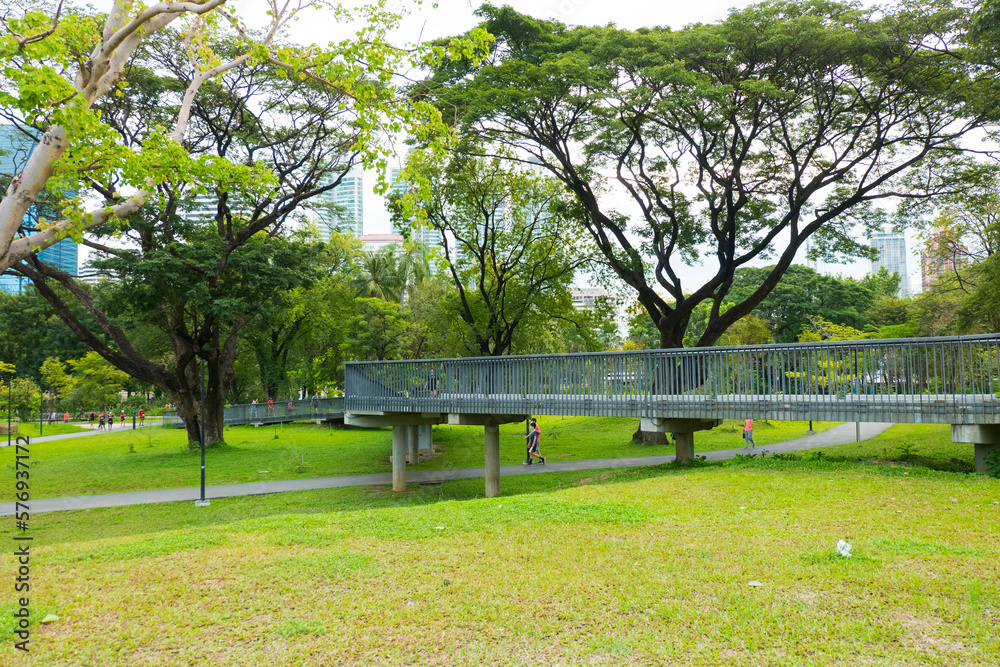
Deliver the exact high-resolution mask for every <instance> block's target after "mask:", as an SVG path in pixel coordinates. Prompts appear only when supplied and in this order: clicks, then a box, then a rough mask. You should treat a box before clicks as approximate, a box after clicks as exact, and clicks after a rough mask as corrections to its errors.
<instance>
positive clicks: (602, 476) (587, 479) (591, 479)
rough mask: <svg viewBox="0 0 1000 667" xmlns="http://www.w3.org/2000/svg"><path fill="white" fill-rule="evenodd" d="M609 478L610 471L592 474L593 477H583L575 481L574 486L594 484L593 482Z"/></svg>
mask: <svg viewBox="0 0 1000 667" xmlns="http://www.w3.org/2000/svg"><path fill="white" fill-rule="evenodd" d="M610 478H611V473H609V472H602V473H601V474H599V475H594V476H593V477H584V478H583V479H581V480H580V481H578V482H577V483H576V486H584V485H586V484H594V483H595V482H603V481H605V480H607V479H610Z"/></svg>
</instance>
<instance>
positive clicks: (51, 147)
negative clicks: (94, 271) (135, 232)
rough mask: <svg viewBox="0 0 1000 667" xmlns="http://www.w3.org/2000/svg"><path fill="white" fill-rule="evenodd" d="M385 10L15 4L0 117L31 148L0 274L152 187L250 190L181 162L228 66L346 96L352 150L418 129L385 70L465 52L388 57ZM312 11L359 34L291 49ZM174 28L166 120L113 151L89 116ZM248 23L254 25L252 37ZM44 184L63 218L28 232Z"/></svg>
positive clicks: (219, 164) (457, 48)
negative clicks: (223, 48)
mask: <svg viewBox="0 0 1000 667" xmlns="http://www.w3.org/2000/svg"><path fill="white" fill-rule="evenodd" d="M389 4H390V3H389V2H388V0H374V2H373V4H372V5H366V6H362V7H361V8H360V9H351V8H348V7H345V6H343V5H342V4H341V3H339V2H325V1H323V0H302V1H301V2H292V3H283V2H278V0H267V2H265V3H263V6H261V5H259V4H257V5H251V6H250V9H249V10H248V14H249V15H248V16H244V15H242V14H240V13H239V12H238V11H237V10H236V8H235V7H234V6H231V5H234V3H233V2H231V1H229V2H228V5H227V0H186V1H180V2H156V3H152V4H146V3H136V2H131V1H130V0H115V1H114V2H113V3H112V6H111V10H110V11H109V12H108V13H107V14H102V13H94V12H93V10H91V9H78V8H74V7H66V6H64V4H63V2H62V0H59V1H58V3H54V2H50V1H47V2H43V3H41V4H39V3H21V4H20V5H18V4H16V3H15V5H14V7H15V8H16V9H15V11H13V12H11V13H7V14H5V16H4V19H3V21H2V32H0V62H2V63H3V66H4V79H3V84H2V85H0V117H3V118H4V119H5V120H6V121H7V122H9V123H12V124H15V125H16V126H18V127H19V128H21V129H23V130H24V131H25V133H26V134H27V135H28V136H29V138H30V140H34V141H35V143H36V145H35V148H34V150H33V151H32V152H31V156H30V158H29V159H28V160H27V161H26V162H25V163H24V165H23V168H22V169H20V170H19V171H18V173H17V174H16V175H15V177H14V178H13V180H12V181H11V183H10V186H9V187H8V188H7V191H6V194H5V196H4V197H3V199H2V200H0V271H3V270H6V269H7V268H8V267H10V266H11V265H13V264H14V263H16V262H18V261H20V260H23V259H25V258H27V257H28V256H30V255H31V254H32V253H34V252H36V251H38V250H41V249H44V248H46V247H48V246H51V245H52V244H54V243H57V242H58V241H59V240H61V239H63V238H66V237H67V236H73V237H74V238H78V237H79V235H80V233H81V232H82V231H83V230H86V229H90V228H93V227H97V226H100V225H102V224H105V223H108V222H113V221H115V220H121V219H124V218H125V217H127V216H129V215H131V214H133V213H135V212H137V211H138V210H139V209H140V208H141V207H142V206H143V205H144V204H145V203H146V202H147V201H149V200H150V199H151V198H156V197H157V196H158V191H159V190H160V189H161V188H162V187H164V186H167V187H170V186H174V187H176V184H177V183H179V182H192V181H197V182H199V183H201V184H203V185H204V184H207V185H210V184H211V183H212V181H213V175H214V176H216V177H217V176H218V175H219V174H220V172H221V171H225V170H228V172H229V173H228V175H227V178H228V179H231V180H236V181H239V182H242V183H244V184H249V183H251V182H253V181H254V180H255V179H256V177H257V174H256V172H255V171H254V170H253V169H246V168H240V165H239V163H228V161H227V160H226V159H224V158H222V159H220V157H221V156H218V155H214V156H212V157H211V158H209V157H207V156H204V155H203V156H201V157H199V156H197V155H192V154H190V153H189V152H188V148H189V147H190V146H191V145H192V144H191V141H190V127H189V123H190V120H191V118H192V115H193V107H194V106H195V105H196V104H197V103H198V100H199V96H200V95H201V94H202V93H203V90H202V89H203V88H204V87H205V86H206V85H210V83H211V82H213V81H217V80H218V78H219V77H220V76H222V75H224V74H226V73H230V72H232V71H233V70H235V69H237V68H241V67H244V66H246V65H251V64H260V63H263V62H267V63H270V64H272V65H273V66H275V67H277V68H280V69H281V70H283V71H284V72H286V73H287V74H288V75H289V77H290V78H294V79H303V78H307V79H310V80H312V81H316V82H318V83H321V84H322V85H323V86H326V87H329V88H332V89H335V90H338V91H339V92H340V93H341V94H343V95H344V96H345V100H346V102H345V105H344V106H345V109H346V110H350V111H351V112H352V113H353V114H354V116H355V120H357V121H359V122H357V123H356V124H355V128H354V129H355V131H356V133H357V134H358V139H359V141H358V145H359V146H363V145H370V140H371V139H372V138H373V137H374V136H375V135H376V134H377V133H378V132H381V131H382V130H383V129H385V128H386V127H388V128H389V129H391V130H393V131H399V130H402V129H404V127H406V126H408V125H410V124H411V123H410V121H420V120H423V119H424V118H425V116H424V111H425V110H423V109H422V108H421V107H420V106H419V105H414V104H412V103H409V102H407V101H405V100H402V99H401V98H399V97H398V96H395V95H393V94H392V88H393V78H394V76H395V74H396V72H397V71H398V70H399V69H403V68H408V67H409V66H410V63H411V62H412V61H413V59H415V58H416V59H423V58H429V59H431V60H433V59H434V58H439V57H441V56H443V55H444V54H445V53H452V54H461V53H467V54H468V53H470V52H471V48H472V47H470V45H469V44H468V42H462V43H458V42H455V43H452V44H450V45H448V46H445V47H443V48H441V47H434V48H428V47H418V48H416V49H413V50H408V49H402V48H397V47H395V46H394V45H392V44H390V43H389V42H388V41H387V40H386V37H385V36H386V34H387V32H388V31H390V30H392V29H393V27H394V26H395V25H397V24H398V22H399V20H400V18H401V15H400V13H399V12H398V11H394V10H392V9H390V8H389V7H388V6H389ZM324 10H326V11H324ZM310 11H312V12H315V13H314V15H313V18H314V19H317V18H318V19H319V20H328V21H331V22H334V23H336V24H341V25H348V24H351V23H355V24H356V25H360V29H358V31H357V33H356V35H355V39H354V40H346V41H342V42H340V43H331V44H330V46H328V47H320V46H317V45H313V46H309V47H306V48H297V47H295V46H294V45H292V44H289V43H288V42H287V41H286V40H287V36H286V35H287V28H288V25H289V24H290V23H292V22H294V21H296V20H297V19H298V18H299V17H300V15H302V14H303V13H304V12H305V13H308V12H310ZM175 22H177V23H178V24H180V26H179V27H180V30H178V33H179V34H181V35H183V42H182V43H181V44H179V45H178V46H177V47H176V48H177V49H178V53H179V54H180V55H182V56H183V59H184V60H186V61H188V64H189V67H188V71H187V74H186V76H183V77H178V78H176V79H175V87H174V89H173V93H174V94H175V96H176V97H177V103H175V104H169V105H167V106H168V108H169V112H168V113H157V114H155V115H156V117H157V118H160V119H162V120H163V121H164V122H163V123H162V124H160V125H158V126H152V125H149V126H147V127H144V128H142V130H141V132H142V134H143V138H144V140H143V141H142V142H136V141H124V142H123V141H121V138H120V136H119V132H120V130H121V128H119V127H113V126H112V125H111V124H110V123H109V122H107V116H106V115H105V113H104V112H105V111H106V109H105V110H101V109H98V106H99V105H100V104H101V103H103V102H105V101H106V100H107V99H108V97H109V93H111V92H112V91H117V92H120V91H121V84H122V81H123V80H124V79H126V78H127V77H128V76H129V75H130V69H131V67H132V65H133V58H134V56H135V55H136V53H137V52H138V51H139V50H141V49H143V48H147V47H148V46H149V45H150V43H152V42H155V41H156V40H157V38H158V37H159V36H160V35H161V34H163V33H164V32H166V29H167V28H168V26H171V24H173V23H175ZM248 25H263V28H260V29H256V30H251V29H250V28H248V27H247V26H248ZM222 29H228V30H229V31H230V32H232V33H234V34H236V35H237V36H238V38H237V39H236V40H235V41H234V42H233V43H232V46H233V48H232V49H230V50H229V52H228V53H226V54H225V55H222V54H218V53H214V52H213V51H212V49H211V47H210V46H209V45H210V43H211V42H212V40H213V36H214V35H215V34H216V33H217V32H218V31H219V30H222ZM400 102H403V104H399V103H400ZM387 112H388V113H387ZM418 124H419V122H418ZM417 134H420V133H419V132H418V133H417ZM133 138H134V137H133ZM109 180H115V181H116V188H115V197H114V198H113V200H112V201H110V202H106V203H103V204H102V205H101V206H99V207H96V208H93V209H91V210H87V209H86V208H85V206H84V204H83V202H85V201H87V200H86V198H84V197H82V196H80V197H78V196H77V195H83V194H84V193H85V192H86V191H87V190H88V189H89V188H90V186H91V184H92V183H93V182H98V183H106V182H107V181H109ZM46 188H48V189H49V190H50V191H51V192H59V193H64V194H67V196H66V197H65V200H66V201H65V204H66V206H65V208H64V209H63V212H62V213H63V214H62V215H61V216H59V217H58V218H57V219H55V220H49V221H47V222H46V224H45V225H43V226H40V227H37V228H34V229H33V230H28V229H26V228H25V226H24V225H23V224H22V223H23V220H24V217H25V215H26V213H27V212H28V211H29V210H30V209H31V207H32V206H33V204H34V203H35V201H36V200H37V199H38V198H39V196H40V195H41V193H43V192H44V191H45V189H46ZM102 194H103V193H102Z"/></svg>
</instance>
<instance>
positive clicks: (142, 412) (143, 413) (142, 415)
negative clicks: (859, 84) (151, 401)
mask: <svg viewBox="0 0 1000 667" xmlns="http://www.w3.org/2000/svg"><path fill="white" fill-rule="evenodd" d="M145 423H146V411H145V410H143V409H142V408H139V426H142V425H143V424H145Z"/></svg>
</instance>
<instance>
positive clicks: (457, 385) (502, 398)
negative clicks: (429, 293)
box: [344, 334, 1000, 497]
mask: <svg viewBox="0 0 1000 667" xmlns="http://www.w3.org/2000/svg"><path fill="white" fill-rule="evenodd" d="M345 383H346V384H345V386H346V391H345V397H344V398H345V403H344V410H345V415H344V421H345V423H347V424H354V425H358V426H393V427H394V428H393V489H394V490H397V491H402V490H405V488H406V482H405V460H406V458H407V455H408V456H409V459H410V460H411V461H416V460H418V449H419V446H420V443H421V441H424V442H428V443H429V437H427V435H426V432H427V431H429V429H430V427H431V426H432V425H434V424H469V425H482V426H484V427H485V458H486V461H485V463H486V495H487V497H491V496H494V495H497V494H498V493H499V484H500V476H499V465H500V464H499V456H500V455H499V424H502V423H509V422H515V421H522V420H524V419H525V418H526V416H527V415H567V416H569V415H582V416H616V417H634V418H637V419H640V420H641V423H642V429H643V430H646V431H660V432H672V433H674V434H675V436H676V440H677V450H676V455H677V459H678V460H685V459H688V458H690V457H691V456H693V455H694V432H695V431H699V430H705V429H709V428H712V427H714V426H716V425H718V424H719V423H720V421H721V420H722V419H746V418H752V419H770V420H809V419H812V420H818V421H874V422H909V423H926V424H951V425H952V440H953V441H955V442H968V443H973V444H974V445H975V458H976V469H977V470H979V471H985V470H986V469H987V457H989V456H993V455H997V456H1000V452H998V453H997V454H993V452H997V451H998V450H1000V334H988V335H981V336H958V337H948V338H922V339H902V340H871V341H844V342H832V343H797V344H785V345H763V346H755V347H716V348H686V349H676V350H643V351H635V352H606V353H596V354H560V355H542V356H512V357H499V358H492V357H489V358H469V359H429V360H420V361H383V362H353V363H348V364H347V365H346V368H345ZM422 432H423V433H422ZM421 436H422V437H421Z"/></svg>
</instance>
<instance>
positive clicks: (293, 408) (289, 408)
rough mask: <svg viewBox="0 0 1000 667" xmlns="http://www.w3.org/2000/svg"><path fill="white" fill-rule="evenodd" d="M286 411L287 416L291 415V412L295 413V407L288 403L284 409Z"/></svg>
mask: <svg viewBox="0 0 1000 667" xmlns="http://www.w3.org/2000/svg"><path fill="white" fill-rule="evenodd" d="M286 410H287V414H288V415H291V414H292V413H293V412H295V406H294V405H292V402H291V401H288V407H287V408H286Z"/></svg>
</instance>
